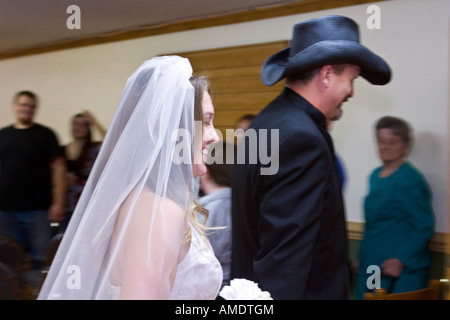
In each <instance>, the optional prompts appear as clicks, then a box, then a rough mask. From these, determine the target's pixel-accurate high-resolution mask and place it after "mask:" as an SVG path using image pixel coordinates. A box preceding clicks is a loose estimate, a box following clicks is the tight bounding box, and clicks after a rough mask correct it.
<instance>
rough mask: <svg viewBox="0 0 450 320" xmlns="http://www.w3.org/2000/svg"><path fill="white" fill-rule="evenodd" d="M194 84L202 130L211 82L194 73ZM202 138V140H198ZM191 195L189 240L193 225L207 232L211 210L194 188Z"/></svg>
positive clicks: (186, 229) (195, 112)
mask: <svg viewBox="0 0 450 320" xmlns="http://www.w3.org/2000/svg"><path fill="white" fill-rule="evenodd" d="M189 80H190V82H191V84H192V86H193V87H194V88H195V102H194V121H201V122H202V130H203V125H204V119H203V107H202V101H203V94H204V93H205V92H208V93H209V94H211V89H210V84H209V81H208V78H207V77H206V76H197V75H194V76H192V77H191V78H190V79H189ZM198 140H200V141H198ZM201 140H202V135H201V134H200V135H194V145H198V144H199V142H200V143H201ZM189 192H190V197H191V206H190V207H189V208H188V210H187V213H186V228H185V234H184V241H186V242H189V241H190V240H191V227H193V228H195V229H196V230H197V231H198V232H199V233H200V235H202V236H204V235H205V232H206V229H207V227H206V221H207V220H208V216H209V211H208V210H207V209H206V208H205V207H203V206H201V205H200V204H199V203H198V202H197V201H196V200H195V196H194V193H193V191H192V189H190V190H189ZM197 213H198V214H200V215H201V216H203V218H204V222H203V223H201V222H200V221H199V219H198V218H197Z"/></svg>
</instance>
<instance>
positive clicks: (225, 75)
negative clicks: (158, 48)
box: [176, 40, 289, 139]
mask: <svg viewBox="0 0 450 320" xmlns="http://www.w3.org/2000/svg"><path fill="white" fill-rule="evenodd" d="M288 46H289V42H288V41H287V40H284V41H277V42H269V43H262V44H254V45H245V46H236V47H227V48H220V49H212V50H202V51H193V52H182V53H176V54H177V55H180V56H183V57H186V58H188V59H189V61H190V62H191V65H192V68H193V70H194V73H195V74H202V75H207V76H208V78H209V79H210V82H211V90H212V96H213V97H212V98H213V103H214V107H215V118H214V124H215V126H216V129H217V130H220V131H221V133H222V135H223V138H224V139H225V138H226V129H234V127H235V123H236V121H237V120H238V119H239V118H240V117H241V116H243V115H244V114H247V113H252V114H258V113H259V112H260V111H261V110H262V109H263V108H264V107H265V106H266V105H267V104H268V103H269V102H270V101H271V100H273V99H274V98H275V97H276V96H277V95H278V94H279V93H280V92H281V90H282V88H283V86H284V83H283V81H281V82H280V83H278V84H276V85H274V86H271V87H267V86H265V85H264V84H263V83H262V81H261V75H260V72H261V66H262V64H263V63H264V61H265V60H266V59H267V58H268V57H270V56H271V55H272V54H274V53H276V52H278V51H280V50H282V49H284V48H286V47H288Z"/></svg>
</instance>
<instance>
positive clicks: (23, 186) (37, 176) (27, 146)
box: [0, 124, 61, 211]
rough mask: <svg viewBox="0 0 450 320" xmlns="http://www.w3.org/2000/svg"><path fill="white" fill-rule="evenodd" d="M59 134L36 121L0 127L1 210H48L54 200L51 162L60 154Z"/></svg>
mask: <svg viewBox="0 0 450 320" xmlns="http://www.w3.org/2000/svg"><path fill="white" fill-rule="evenodd" d="M60 155H61V154H60V148H59V143H58V139H57V137H56V135H55V134H54V133H53V131H52V130H51V129H49V128H47V127H44V126H42V125H39V124H34V125H33V126H31V127H30V128H27V129H16V128H15V127H14V126H13V125H11V126H8V127H6V128H3V129H1V130H0V210H4V211H27V210H47V209H48V208H49V207H50V205H51V202H52V196H51V188H52V181H51V169H50V163H51V161H52V160H54V159H55V158H56V157H58V156H60Z"/></svg>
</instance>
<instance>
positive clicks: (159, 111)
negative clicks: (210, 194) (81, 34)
mask: <svg viewBox="0 0 450 320" xmlns="http://www.w3.org/2000/svg"><path fill="white" fill-rule="evenodd" d="M191 76H192V68H191V66H190V64H189V61H188V60H187V59H185V58H181V57H177V56H170V57H168V56H166V57H156V58H153V59H151V60H149V61H146V62H145V63H143V64H142V65H141V66H140V67H139V68H138V69H137V70H136V71H135V72H134V73H133V75H131V77H130V78H129V79H128V81H127V83H126V86H125V89H124V91H123V93H122V96H121V98H120V101H119V104H118V107H117V110H116V113H115V115H114V118H113V120H112V123H111V125H110V127H109V129H108V133H107V135H106V138H105V141H104V143H103V146H102V148H101V151H100V154H99V156H98V158H97V160H96V162H95V165H94V168H93V170H92V172H91V175H90V177H89V180H88V182H87V185H86V186H85V189H84V191H83V193H82V196H81V198H80V200H79V202H78V205H77V207H76V209H75V212H74V214H73V216H72V218H71V222H70V224H69V226H68V228H67V231H66V233H65V235H64V237H63V240H62V242H61V244H60V247H59V249H58V252H57V254H56V256H55V258H54V261H53V263H52V265H51V268H50V270H49V273H48V275H47V277H46V280H45V283H44V285H43V287H42V290H41V292H40V294H39V297H38V298H39V299H114V298H119V294H120V295H122V296H121V297H123V296H125V297H129V298H134V297H141V298H142V297H145V298H149V299H152V298H156V296H155V290H157V292H158V296H167V297H168V296H169V293H170V287H171V283H172V282H173V277H174V272H175V271H176V265H177V261H178V258H179V253H180V248H182V244H183V232H184V228H185V223H186V222H185V216H186V212H187V209H188V207H189V206H190V205H191V202H192V197H191V193H190V192H188V190H189V189H190V188H191V182H192V178H193V173H192V164H191V163H190V161H183V162H182V163H181V164H180V163H179V162H180V161H173V159H174V156H176V157H177V159H180V157H182V159H193V154H192V152H193V151H192V146H193V136H194V88H193V86H192V85H191V83H190V82H189V78H190V77H191ZM180 133H183V134H181V135H180ZM186 133H188V134H187V135H186ZM180 153H182V154H180ZM129 266H133V268H129ZM130 270H132V272H130Z"/></svg>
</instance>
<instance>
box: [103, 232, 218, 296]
mask: <svg viewBox="0 0 450 320" xmlns="http://www.w3.org/2000/svg"><path fill="white" fill-rule="evenodd" d="M222 278H223V271H222V266H221V265H220V263H219V261H218V260H217V258H216V257H215V255H214V251H213V248H212V246H211V244H210V243H209V241H208V240H207V239H202V238H201V237H200V235H199V234H198V232H197V231H196V230H195V229H194V228H192V239H191V245H190V247H189V250H188V252H187V254H186V256H185V257H184V259H183V260H181V261H180V263H179V264H178V267H177V272H176V276H175V281H174V283H173V287H172V291H171V293H170V300H214V299H215V298H216V297H217V295H218V293H219V290H220V287H221V285H222ZM110 297H111V299H113V300H118V299H119V297H120V287H115V286H113V285H110Z"/></svg>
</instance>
